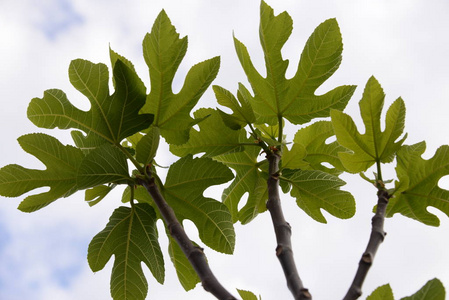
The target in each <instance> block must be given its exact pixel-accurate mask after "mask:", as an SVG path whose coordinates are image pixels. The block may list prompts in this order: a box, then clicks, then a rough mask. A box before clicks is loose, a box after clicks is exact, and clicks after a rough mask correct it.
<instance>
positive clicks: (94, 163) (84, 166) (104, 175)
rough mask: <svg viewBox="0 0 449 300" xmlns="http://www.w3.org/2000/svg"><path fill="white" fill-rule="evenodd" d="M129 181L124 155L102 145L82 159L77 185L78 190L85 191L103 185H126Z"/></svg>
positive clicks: (112, 147)
mask: <svg viewBox="0 0 449 300" xmlns="http://www.w3.org/2000/svg"><path fill="white" fill-rule="evenodd" d="M131 180H132V179H131V178H130V176H129V171H128V162H127V160H126V155H125V154H124V153H123V152H122V151H121V150H120V149H118V148H117V147H115V146H113V145H110V144H103V145H101V146H100V147H98V148H96V149H94V150H92V151H91V152H90V153H89V154H88V155H87V156H86V157H85V158H84V160H83V162H82V163H81V165H80V167H79V170H78V177H77V184H78V188H79V189H86V188H89V187H94V186H97V185H101V184H105V183H116V184H128V183H129V182H130V181H131Z"/></svg>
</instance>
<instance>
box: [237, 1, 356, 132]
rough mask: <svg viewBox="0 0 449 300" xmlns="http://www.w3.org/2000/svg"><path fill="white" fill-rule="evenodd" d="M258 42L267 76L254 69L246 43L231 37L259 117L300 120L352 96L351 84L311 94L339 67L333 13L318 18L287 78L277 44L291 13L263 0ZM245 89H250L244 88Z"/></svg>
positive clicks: (263, 120)
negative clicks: (277, 10) (324, 18)
mask: <svg viewBox="0 0 449 300" xmlns="http://www.w3.org/2000/svg"><path fill="white" fill-rule="evenodd" d="M260 18H261V20H260V31H259V36H260V42H261V45H262V48H263V51H264V57H265V65H266V70H267V76H266V78H264V77H262V75H261V74H260V73H259V72H258V71H257V70H256V68H255V67H254V65H253V63H252V62H251V58H250V56H249V53H248V50H247V48H246V47H245V46H244V45H243V44H242V43H241V42H240V41H239V40H237V39H236V38H234V44H235V48H236V51H237V55H238V57H239V60H240V63H241V65H242V67H243V69H244V71H245V73H246V75H247V77H248V80H249V82H250V84H251V87H252V89H253V91H254V97H250V99H249V101H250V103H251V106H252V107H253V109H254V112H255V114H256V117H257V122H258V123H268V124H271V125H274V124H276V123H277V122H278V120H279V118H280V117H284V118H286V119H287V120H289V121H290V122H292V123H293V124H304V123H307V122H309V121H310V120H312V119H313V118H318V117H327V116H329V112H330V109H332V108H334V109H339V110H342V109H344V107H345V106H346V104H347V102H348V101H349V99H350V97H351V96H352V94H353V92H354V90H355V87H354V86H341V87H337V88H335V89H334V90H331V91H330V92H327V93H325V94H324V95H315V93H316V90H317V89H318V87H320V86H321V85H322V84H323V83H324V82H325V81H326V80H327V79H328V78H329V77H330V76H331V75H332V74H333V73H334V72H335V71H336V70H337V69H338V67H339V65H340V62H341V53H342V49H343V44H342V39H341V34H340V29H339V27H338V24H337V21H336V20H335V19H329V20H327V21H325V22H323V23H322V24H320V25H319V26H318V27H317V28H316V29H315V31H314V32H313V34H312V35H311V37H310V38H309V40H308V41H307V43H306V46H305V48H304V51H303V53H302V55H301V59H300V62H299V65H298V69H297V72H296V74H295V76H294V77H293V78H291V79H286V77H285V75H286V71H287V67H288V60H284V59H283V58H282V54H281V50H282V47H283V45H284V44H285V42H286V41H287V39H288V38H289V36H290V34H291V32H292V23H293V22H292V20H291V17H290V16H289V15H288V14H287V13H286V12H283V13H281V14H279V15H278V16H274V13H273V9H272V8H271V7H270V6H268V5H267V4H266V3H265V2H263V1H262V4H261V8H260ZM248 95H249V94H248Z"/></svg>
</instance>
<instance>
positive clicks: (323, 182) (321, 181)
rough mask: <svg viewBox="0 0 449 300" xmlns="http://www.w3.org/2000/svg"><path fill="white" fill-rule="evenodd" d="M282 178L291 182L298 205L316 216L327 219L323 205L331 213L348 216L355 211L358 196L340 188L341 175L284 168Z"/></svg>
mask: <svg viewBox="0 0 449 300" xmlns="http://www.w3.org/2000/svg"><path fill="white" fill-rule="evenodd" d="M280 179H281V180H284V181H287V182H288V183H290V184H291V186H292V190H291V192H290V194H291V196H292V197H295V198H296V203H297V204H298V206H299V207H300V208H301V209H302V210H304V211H305V212H306V213H307V214H308V215H309V216H310V217H312V218H313V219H314V220H316V221H318V222H321V223H326V219H325V218H324V216H323V214H322V213H321V209H324V210H326V211H327V212H328V213H330V214H331V215H333V216H335V217H337V218H340V219H348V218H351V217H352V216H353V215H354V214H355V202H354V197H353V196H352V195H351V194H350V193H349V192H346V191H342V190H340V187H341V186H342V185H344V184H345V182H344V181H343V180H341V179H340V178H338V177H336V176H334V175H331V174H328V173H324V172H322V171H318V170H313V171H312V170H288V169H287V170H283V171H282V176H281V177H280Z"/></svg>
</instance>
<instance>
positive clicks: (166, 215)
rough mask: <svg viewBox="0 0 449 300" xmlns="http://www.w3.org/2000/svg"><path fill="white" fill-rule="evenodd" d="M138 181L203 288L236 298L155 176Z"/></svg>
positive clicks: (229, 299)
mask: <svg viewBox="0 0 449 300" xmlns="http://www.w3.org/2000/svg"><path fill="white" fill-rule="evenodd" d="M138 181H139V184H141V185H142V186H143V187H145V188H146V190H147V191H148V193H150V195H151V197H152V198H153V200H154V203H155V204H156V206H157V207H158V209H159V212H160V213H161V215H162V218H163V219H164V221H165V224H166V226H167V228H168V231H169V232H170V235H171V236H172V237H173V239H174V240H175V241H176V242H177V243H178V245H179V246H180V247H181V249H182V251H183V252H184V254H185V256H186V257H187V259H188V260H189V262H190V263H191V264H192V266H193V268H194V269H195V271H196V273H197V274H198V277H199V278H200V280H201V282H202V284H203V288H204V289H205V290H206V291H208V292H210V293H211V294H213V295H214V296H215V297H216V298H217V299H220V300H236V298H235V297H234V296H232V295H231V294H230V293H229V292H228V291H227V290H226V289H225V288H224V287H223V286H222V285H221V283H220V282H219V281H218V280H217V278H216V277H215V275H214V274H213V273H212V271H211V269H210V267H209V264H208V263H207V260H206V256H205V255H204V252H203V249H201V248H200V247H197V246H195V245H194V244H193V243H192V241H191V240H190V238H189V237H188V236H187V234H186V232H185V231H184V227H183V226H182V225H181V223H180V222H179V221H178V219H177V217H176V215H175V213H174V211H173V209H172V208H171V207H170V206H169V205H168V203H167V202H166V201H165V199H164V197H163V196H162V194H161V192H160V190H159V188H158V186H157V184H156V183H155V180H154V177H148V176H145V177H144V178H138Z"/></svg>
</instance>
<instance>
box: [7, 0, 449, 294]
mask: <svg viewBox="0 0 449 300" xmlns="http://www.w3.org/2000/svg"><path fill="white" fill-rule="evenodd" d="M259 4H260V2H259V1H258V0H248V1H237V0H229V1H221V0H220V1H213V2H212V1H205V0H195V1H193V0H192V1H180V0H169V1H155V0H151V1H148V0H145V1H143V0H132V1H128V2H126V4H124V3H123V1H117V0H110V1H106V0H97V1H87V0H79V1H69V0H65V1H57V0H46V1H39V2H37V1H31V0H24V1H14V0H5V1H2V2H1V3H0V38H1V39H2V41H3V42H2V43H1V44H0V65H1V66H2V68H0V85H1V88H0V101H2V104H3V106H2V109H1V111H0V114H1V115H0V130H1V132H2V134H3V139H2V147H1V149H0V151H1V155H0V166H4V165H6V164H11V163H19V164H22V165H26V166H27V167H33V168H42V165H41V164H40V163H39V162H38V161H36V160H35V159H34V158H33V157H30V156H29V155H27V154H26V153H25V152H23V151H22V150H21V149H20V147H19V146H18V144H17V142H16V139H17V137H19V136H20V135H23V134H26V133H29V132H36V131H43V130H42V129H38V128H35V127H34V126H33V125H32V124H31V122H29V121H28V120H27V118H26V108H27V105H28V103H29V101H30V100H31V99H32V98H33V97H41V96H42V93H43V91H44V90H46V89H49V88H60V89H62V90H64V91H65V92H66V93H67V94H68V96H69V99H71V101H73V102H74V103H75V104H76V105H79V106H80V107H82V106H83V105H85V102H83V101H84V100H83V98H82V97H80V95H79V94H78V93H77V92H76V91H75V90H74V89H73V87H71V86H70V83H69V81H68V76H67V68H68V65H69V63H70V61H71V60H72V59H75V58H84V59H88V60H91V61H93V62H104V63H106V64H108V63H109V58H108V47H109V46H111V47H112V49H114V50H116V51H117V52H119V53H121V54H122V55H124V56H126V57H128V58H129V59H130V60H131V61H133V62H134V64H135V65H136V68H137V71H138V72H139V74H140V75H141V77H142V78H143V79H144V81H146V82H148V80H147V79H148V75H147V70H146V66H145V63H144V61H143V58H142V55H141V42H142V38H143V36H144V34H145V33H146V32H148V31H149V30H150V29H151V26H152V23H153V21H154V19H155V17H156V16H157V14H158V13H159V12H160V10H161V9H162V8H164V9H165V10H166V11H167V14H168V15H169V17H170V19H171V20H172V22H173V23H174V25H175V26H176V27H177V30H178V32H179V33H180V34H181V36H184V35H188V36H189V49H188V52H187V55H186V58H185V60H184V61H183V63H182V65H181V67H180V70H179V72H180V74H179V77H177V78H182V76H184V75H185V73H186V72H187V70H188V69H189V68H190V67H191V66H192V65H193V64H195V63H198V62H199V61H202V60H205V59H208V58H211V57H213V56H216V55H221V59H222V64H221V65H222V67H221V69H220V73H219V75H218V77H217V79H216V81H215V82H214V84H218V85H221V86H223V87H225V88H227V89H229V90H231V91H234V90H235V89H236V88H237V82H239V81H242V82H245V81H246V79H245V77H244V74H243V72H242V71H241V68H240V66H239V63H238V60H237V57H236V55H235V51H234V47H233V43H232V35H233V34H235V36H236V37H238V38H239V40H241V41H242V42H244V43H245V44H246V45H247V46H248V49H249V51H250V54H251V56H252V57H253V58H254V59H255V62H256V65H257V66H258V68H262V66H263V65H262V59H263V57H262V54H261V48H260V46H259V41H258V31H257V30H258V15H259ZM268 4H269V5H271V6H273V8H274V9H275V12H276V13H280V12H282V11H284V10H287V11H288V12H289V14H290V15H291V16H292V18H293V22H294V31H293V34H292V36H291V38H290V40H289V41H288V43H287V44H286V46H285V48H284V52H283V54H284V55H285V57H287V58H289V59H290V68H291V69H289V72H290V74H293V72H294V71H295V69H294V67H295V65H296V64H297V62H298V59H299V55H300V53H301V51H302V48H303V46H304V43H305V41H306V39H307V38H308V36H309V35H310V34H311V33H312V31H313V29H314V28H315V27H316V26H317V25H318V24H320V23H321V22H323V21H324V20H326V19H328V18H331V17H332V18H333V17H336V18H337V21H338V22H339V24H340V27H341V31H342V35H343V42H344V51H343V62H342V65H341V67H340V69H339V70H338V71H337V72H336V74H334V75H333V76H332V77H331V78H330V79H329V81H328V82H326V83H325V85H324V86H323V88H322V90H323V91H325V90H327V89H329V88H332V87H334V86H337V85H341V84H356V85H358V86H359V87H358V89H357V91H356V93H355V95H354V97H353V98H352V100H351V102H350V104H349V105H348V108H347V110H346V111H347V112H348V113H349V114H352V115H356V114H358V101H359V100H360V97H361V93H362V91H363V86H364V85H365V83H366V81H367V80H368V78H369V77H370V76H371V75H375V76H376V78H377V79H378V80H379V82H380V83H381V84H382V86H383V88H384V90H385V92H386V94H387V97H386V105H389V104H390V103H392V102H393V101H394V100H395V99H396V98H397V97H399V96H402V97H403V98H404V100H405V103H406V106H407V121H406V131H407V132H409V138H408V139H407V143H408V144H411V143H415V142H419V141H421V140H426V141H427V151H426V153H425V157H427V158H428V157H431V156H433V154H434V152H435V150H436V148H437V147H438V146H439V145H442V144H449V135H448V134H447V131H446V130H445V128H448V125H449V119H448V118H447V111H448V109H449V105H448V100H449V85H448V83H449V74H448V71H447V70H448V69H449V68H448V67H449V57H448V56H447V53H449V37H448V35H447V32H448V29H449V19H448V18H447V15H448V13H449V4H448V3H447V2H446V1H442V0H440V1H432V2H431V3H429V2H424V1H418V0H398V1H387V0H349V1H325V0H317V1H312V0H305V1H302V0H301V1H298V0H290V1H287V0H285V1H268ZM177 80H178V81H177V83H175V84H178V85H179V83H180V81H179V80H180V79H177ZM200 105H203V106H209V107H215V106H216V102H215V99H214V97H213V95H212V93H211V92H210V91H208V92H207V93H206V94H205V96H204V97H203V99H202V100H201V102H200ZM356 119H357V118H356ZM358 124H360V120H358ZM443 129H444V130H443ZM45 132H46V133H49V134H51V135H54V136H57V137H58V138H60V139H61V140H62V141H63V142H64V143H71V140H70V137H69V134H68V132H63V131H59V132H58V131H54V130H53V131H45ZM289 133H290V134H291V135H290V137H292V136H293V133H294V132H289ZM158 161H159V162H160V164H162V165H168V164H170V162H172V161H173V158H172V157H171V156H169V155H162V156H159V157H158ZM393 167H394V165H392V166H391V169H392V168H393ZM391 173H392V172H391ZM344 179H345V180H347V181H348V185H347V186H346V187H345V189H346V190H349V191H351V192H353V194H354V195H355V197H356V199H357V214H356V216H355V217H354V218H353V219H351V220H339V219H335V218H333V217H332V216H330V215H328V214H326V218H327V219H328V221H329V224H327V225H323V224H318V223H316V222H314V221H313V220H311V219H310V218H309V217H308V216H307V215H306V214H304V213H303V212H302V211H301V210H300V209H299V208H298V207H296V205H295V203H294V200H293V199H289V198H288V197H285V198H284V199H285V201H284V203H283V204H284V207H285V211H286V214H287V216H286V217H287V220H288V221H289V222H290V223H291V224H292V226H293V243H294V247H295V249H296V252H295V255H296V259H297V261H298V266H299V272H300V275H301V276H302V279H303V281H304V283H305V285H306V286H307V287H308V288H309V289H310V290H311V291H312V292H313V294H314V296H315V298H316V299H335V295H337V296H338V297H340V295H341V297H342V296H343V295H344V293H345V292H346V289H347V287H348V286H349V284H350V282H351V280H352V277H353V275H354V272H355V269H356V267H357V263H358V260H359V258H360V255H361V254H362V251H363V250H364V248H365V246H366V242H367V239H368V235H369V230H370V218H371V216H372V214H371V209H372V206H373V204H374V202H375V191H374V189H372V188H371V187H370V186H369V184H367V183H366V182H364V181H363V180H361V179H360V178H358V177H357V176H346V177H345V178H344ZM441 184H442V186H445V187H446V188H447V187H449V181H447V180H446V181H445V182H443V181H442V183H441ZM208 193H209V196H211V197H214V198H217V199H219V198H220V190H219V189H214V190H209V191H208ZM366 193H368V194H366ZM21 199H23V197H20V199H8V198H0V299H5V300H16V299H33V300H34V299H36V300H41V299H42V300H45V299H62V300H69V299H70V300H72V299H96V300H97V299H100V300H102V299H110V296H109V276H110V269H111V265H112V261H110V263H109V264H108V265H107V267H106V268H105V270H103V271H100V272H98V273H96V274H93V273H92V272H91V271H90V269H89V267H88V265H87V260H86V253H87V245H88V243H89V241H90V239H91V238H92V237H93V236H94V235H95V234H96V233H97V232H98V231H100V230H102V229H103V227H104V226H105V224H106V223H107V220H108V218H109V215H110V214H111V213H112V211H113V209H114V208H115V207H117V206H119V205H120V193H118V192H117V193H116V194H114V195H112V196H111V197H108V198H107V199H105V200H104V201H103V202H102V203H100V204H99V205H97V206H95V207H93V208H89V207H88V205H87V204H85V203H84V201H83V194H82V193H77V194H75V195H73V196H71V197H69V198H66V199H61V200H58V201H57V202H55V203H54V204H52V205H50V206H49V207H47V208H45V209H43V210H41V211H38V212H35V213H32V214H25V213H21V212H20V211H18V210H17V209H16V207H17V206H18V204H19V203H20V200H21ZM430 210H431V211H432V212H433V213H435V214H436V215H437V216H439V217H440V219H441V226H440V227H439V228H430V227H426V226H425V225H422V224H419V223H417V222H415V221H412V220H409V219H406V218H404V217H402V216H395V217H394V218H392V219H388V220H387V221H386V224H385V228H386V231H387V232H388V235H387V238H386V240H385V242H384V243H383V244H382V245H381V247H380V249H379V252H378V255H377V257H376V260H375V263H374V266H373V268H372V270H371V271H370V273H369V275H368V278H367V280H366V282H365V286H364V287H365V289H364V296H362V298H363V299H364V297H366V296H367V295H368V294H369V293H370V292H371V291H372V290H374V289H375V288H376V287H377V286H380V285H383V284H386V283H390V284H391V285H392V287H393V290H394V291H395V295H396V297H397V298H398V299H399V298H400V297H403V296H407V295H410V294H412V293H413V292H415V291H416V290H417V289H419V288H420V287H421V286H422V285H424V284H425V282H426V281H427V280H430V279H432V278H434V277H438V278H440V279H441V280H442V281H443V283H444V284H445V286H446V287H449V255H447V250H446V248H447V247H449V240H446V239H445V238H447V237H448V236H449V221H448V218H447V217H446V216H445V215H444V214H443V213H441V212H439V211H437V210H435V209H430ZM270 223H271V221H270V219H269V216H268V215H267V214H264V215H262V216H260V218H259V219H258V220H256V221H255V222H254V223H251V224H250V225H247V226H244V227H242V226H240V225H236V230H237V246H236V254H235V256H233V257H231V256H225V255H221V254H218V253H215V252H213V251H212V250H209V249H206V254H207V255H208V257H209V261H210V262H211V264H212V268H213V269H214V271H215V272H216V273H217V276H218V277H219V278H220V279H222V281H223V283H224V285H225V286H226V287H228V288H229V289H234V288H240V289H249V290H253V291H254V292H256V293H260V294H261V295H262V297H263V299H280V298H282V299H289V297H290V296H289V292H288V291H287V289H286V288H285V282H284V278H283V277H282V275H281V273H282V271H281V269H280V267H279V264H278V261H277V259H276V258H275V256H274V248H275V245H274V235H273V232H272V231H273V230H272V228H271V227H270ZM186 227H187V228H188V230H189V232H190V233H191V235H192V236H193V239H195V240H198V238H197V233H196V231H195V229H194V228H192V226H190V225H189V224H186ZM158 228H159V231H160V232H161V233H162V232H163V227H162V224H158ZM259 228H262V230H261V231H259V230H260V229H259ZM261 232H262V233H263V234H261ZM166 243H167V241H166V239H164V238H163V237H162V238H161V244H162V249H166ZM165 259H166V269H167V275H166V278H167V280H166V284H165V285H164V286H161V285H159V284H158V283H157V282H156V281H155V280H154V279H152V278H151V276H150V275H149V276H148V281H149V285H150V288H149V294H150V296H149V299H174V298H175V297H178V298H182V299H213V298H212V296H210V295H208V294H207V293H205V292H204V291H203V290H202V288H201V286H200V285H199V286H198V287H197V288H196V289H195V290H194V291H191V292H189V293H187V294H186V293H184V291H183V290H182V288H181V287H180V285H179V284H178V282H177V279H176V275H175V274H174V271H173V268H171V265H170V264H171V263H170V261H169V259H168V256H167V255H165ZM322 281H324V282H325V285H324V286H325V287H323V285H322ZM338 297H337V298H338Z"/></svg>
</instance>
